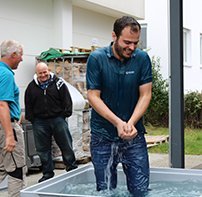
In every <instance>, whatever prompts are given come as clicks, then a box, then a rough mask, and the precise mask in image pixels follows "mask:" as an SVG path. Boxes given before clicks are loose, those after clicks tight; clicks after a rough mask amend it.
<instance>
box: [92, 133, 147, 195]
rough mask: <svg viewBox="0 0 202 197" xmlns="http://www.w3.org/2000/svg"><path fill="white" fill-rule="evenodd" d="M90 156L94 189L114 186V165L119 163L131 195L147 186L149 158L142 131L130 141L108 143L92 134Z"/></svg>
mask: <svg viewBox="0 0 202 197" xmlns="http://www.w3.org/2000/svg"><path fill="white" fill-rule="evenodd" d="M91 156H92V162H93V165H94V170H95V177H96V184H97V190H98V191H100V190H105V189H115V188H116V186H117V165H118V163H122V166H123V171H124V173H125V175H126V182H127V188H128V190H129V192H130V193H131V194H132V196H143V195H144V194H145V193H146V192H147V190H148V186H149V160H148V152H147V146H146V141H145V137H144V134H139V135H138V136H137V137H135V138H134V139H133V140H130V141H124V140H120V141H118V142H111V141H109V140H106V139H104V138H102V137H101V136H99V137H98V136H96V135H95V134H92V136H91Z"/></svg>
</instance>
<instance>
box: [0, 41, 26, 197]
mask: <svg viewBox="0 0 202 197" xmlns="http://www.w3.org/2000/svg"><path fill="white" fill-rule="evenodd" d="M0 53H1V59H0V90H1V91H0V182H1V181H3V180H4V179H5V177H6V176H7V175H8V196H9V197H19V195H20V190H21V189H22V188H23V186H24V177H25V170H24V169H25V168H24V167H25V148H24V138H23V130H22V128H21V127H20V125H19V124H18V120H19V119H20V114H21V110H20V105H19V88H18V87H17V85H16V83H15V79H14V72H13V70H15V69H17V68H18V65H19V63H20V62H21V61H22V56H23V46H22V45H21V44H20V43H19V42H17V41H15V40H5V41H3V42H2V43H1V45H0Z"/></svg>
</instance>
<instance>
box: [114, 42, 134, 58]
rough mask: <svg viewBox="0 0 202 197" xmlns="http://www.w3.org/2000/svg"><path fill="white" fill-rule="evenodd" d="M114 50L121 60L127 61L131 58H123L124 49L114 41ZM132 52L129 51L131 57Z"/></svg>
mask: <svg viewBox="0 0 202 197" xmlns="http://www.w3.org/2000/svg"><path fill="white" fill-rule="evenodd" d="M114 50H115V52H116V53H117V55H118V56H119V57H120V58H121V59H123V60H127V59H129V58H130V57H131V56H124V51H125V50H124V48H123V47H121V46H120V45H119V44H118V42H117V41H115V42H114ZM132 52H133V51H131V55H132Z"/></svg>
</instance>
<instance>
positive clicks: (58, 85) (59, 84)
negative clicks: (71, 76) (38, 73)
mask: <svg viewBox="0 0 202 197" xmlns="http://www.w3.org/2000/svg"><path fill="white" fill-rule="evenodd" d="M63 84H64V81H63V80H62V79H59V80H58V81H57V83H56V86H57V89H58V90H59V89H60V88H61V87H62V85H63Z"/></svg>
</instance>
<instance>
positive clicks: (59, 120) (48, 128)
mask: <svg viewBox="0 0 202 197" xmlns="http://www.w3.org/2000/svg"><path fill="white" fill-rule="evenodd" d="M33 131H34V139H35V145H36V150H37V153H38V154H39V157H40V159H41V162H42V172H43V174H44V175H45V176H46V175H47V176H51V175H54V173H53V170H54V165H53V160H52V154H51V144H52V136H54V138H55V141H56V143H57V145H58V146H59V148H60V150H61V152H62V158H63V162H64V164H65V165H66V166H69V167H72V168H75V167H74V165H75V160H76V159H75V155H74V152H73V149H72V136H71V134H70V131H69V128H68V123H67V122H66V121H65V119H64V118H63V117H56V118H50V119H35V121H34V123H33Z"/></svg>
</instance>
